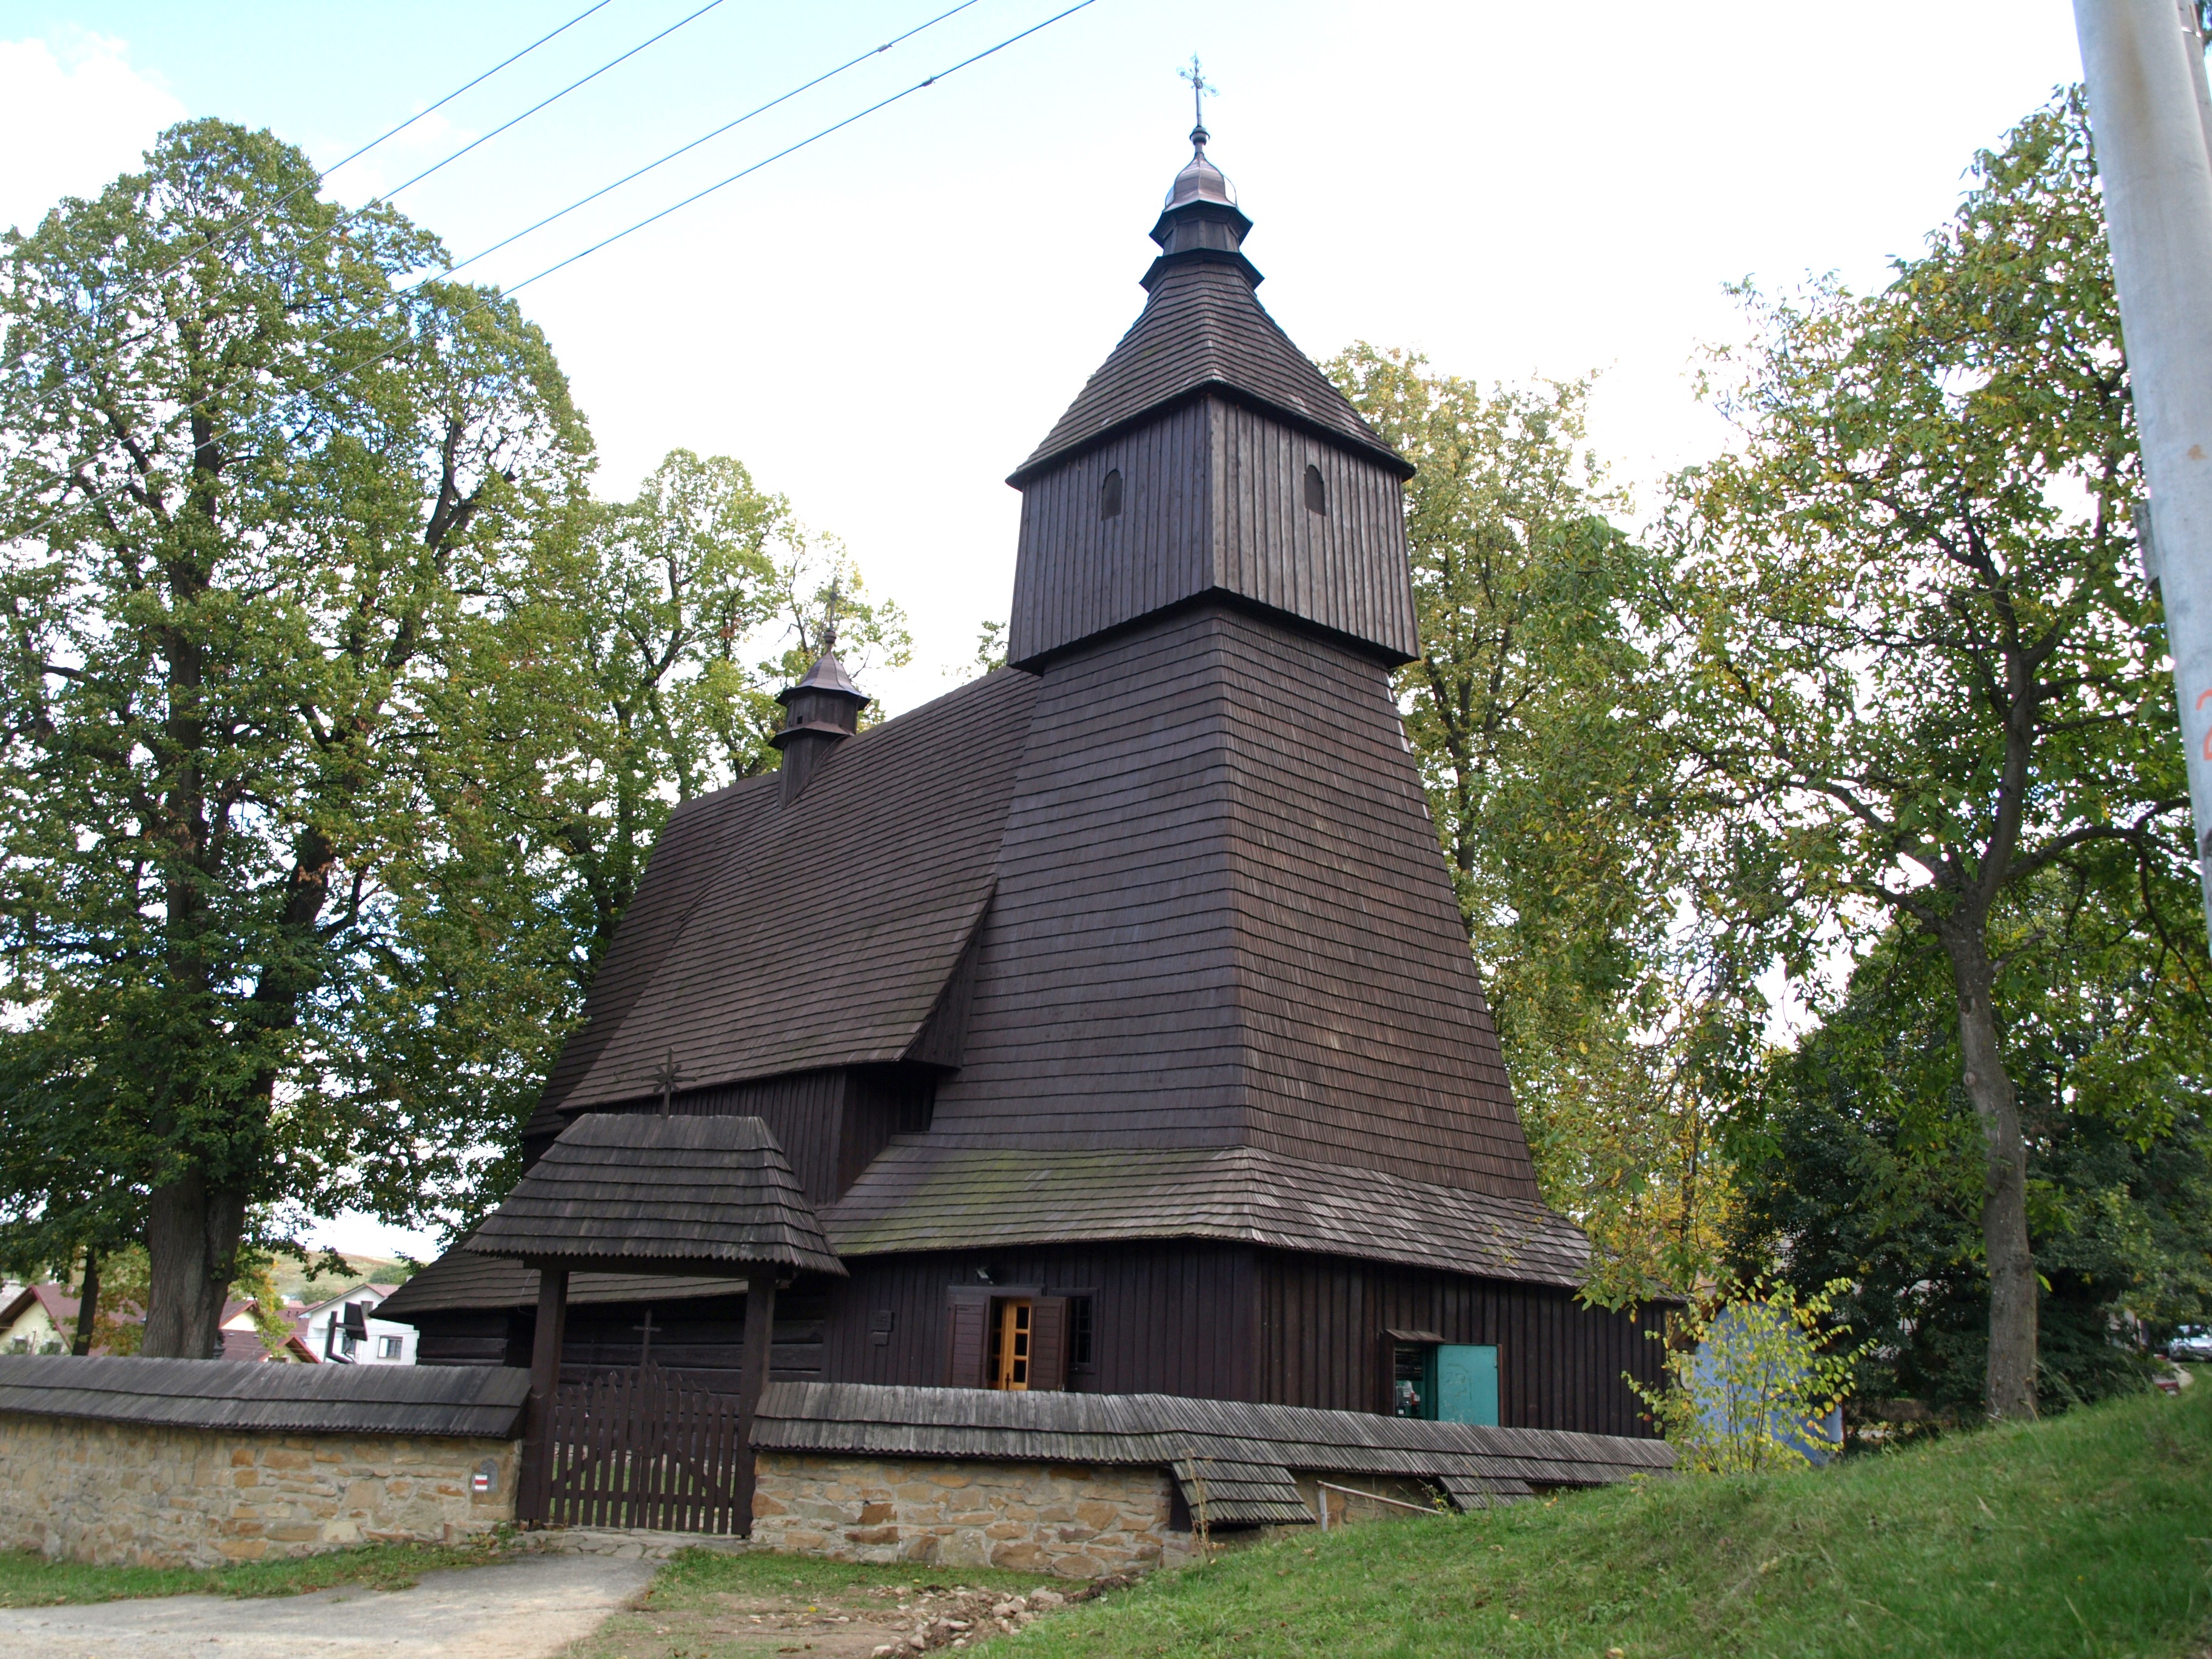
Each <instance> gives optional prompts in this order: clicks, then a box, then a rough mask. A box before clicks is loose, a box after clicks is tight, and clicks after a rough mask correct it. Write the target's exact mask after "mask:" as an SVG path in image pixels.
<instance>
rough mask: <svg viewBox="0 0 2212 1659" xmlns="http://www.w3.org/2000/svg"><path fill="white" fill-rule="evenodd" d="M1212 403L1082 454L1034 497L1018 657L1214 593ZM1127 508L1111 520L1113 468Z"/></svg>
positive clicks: (1012, 624)
mask: <svg viewBox="0 0 2212 1659" xmlns="http://www.w3.org/2000/svg"><path fill="white" fill-rule="evenodd" d="M1207 441H1208V417H1207V411H1206V403H1205V401H1204V400H1202V399H1200V400H1197V401H1194V402H1191V403H1188V404H1184V405H1183V406H1182V408H1181V409H1179V410H1175V411H1174V412H1172V413H1170V414H1168V415H1165V416H1162V417H1161V418H1160V419H1159V420H1158V421H1156V422H1152V423H1151V424H1149V425H1146V426H1145V427H1142V428H1139V429H1138V430H1136V431H1134V432H1132V433H1129V434H1127V435H1124V436H1122V437H1120V438H1117V439H1115V440H1114V441H1112V442H1110V443H1108V444H1105V445H1103V446H1101V447H1099V448H1097V449H1094V450H1092V451H1091V452H1090V453H1088V454H1085V455H1082V456H1079V457H1077V458H1076V459H1074V460H1073V461H1071V462H1069V463H1068V464H1067V465H1066V466H1064V467H1061V468H1060V469H1059V470H1058V471H1054V472H1049V473H1047V474H1046V475H1045V476H1044V477H1042V478H1038V479H1036V480H1035V481H1033V482H1032V483H1030V485H1029V486H1028V487H1027V488H1026V489H1024V490H1023V491H1022V527H1021V541H1020V548H1019V552H1018V556H1017V558H1016V562H1015V565H1014V600H1013V611H1012V616H1011V617H1010V620H1009V621H1008V623H1007V628H1006V659H1007V660H1008V661H1009V662H1013V663H1024V662H1026V661H1027V660H1028V659H1030V658H1032V657H1035V656H1037V655H1039V654H1040V653H1044V652H1048V651H1053V650H1056V649H1058V648H1059V647H1061V646H1064V645H1066V644H1068V643H1069V642H1070V641H1074V640H1079V639H1082V638H1084V637H1085V636H1086V635H1091V634H1096V633H1099V632H1101V631H1103V629H1109V628H1113V627H1116V626H1118V625H1119V624H1121V623H1125V622H1127V621H1129V620H1131V619H1132V618H1133V617H1141V616H1145V615H1146V614H1147V613H1149V612H1151V611H1158V610H1159V609H1161V608H1162V607H1164V606H1165V605H1173V604H1174V603H1175V602H1176V601H1177V600H1178V599H1188V598H1189V597H1190V596H1191V595H1192V594H1194V593H1197V592H1202V591H1203V590H1204V589H1205V588H1206V586H1207V584H1208V583H1209V581H1210V580H1212V560H1211V559H1210V558H1209V557H1208V556H1207V550H1208V546H1209V544H1210V543H1211V541H1212V537H1211V535H1210V534H1209V532H1208V527H1207V525H1206V493H1205V483H1206V478H1207V477H1208V475H1209V473H1210V471H1211V470H1212V469H1211V468H1209V467H1208V466H1207V465H1206V447H1207ZM1112 471H1118V472H1119V473H1121V512H1120V513H1119V514H1117V515H1116V516H1115V517H1114V518H1111V519H1105V518H1101V517H1100V516H1099V490H1100V487H1101V486H1102V485H1103V483H1104V482H1105V478H1106V475H1107V474H1108V473H1109V472H1112Z"/></svg>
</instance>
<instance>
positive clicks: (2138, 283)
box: [2074, 0, 2212, 921]
mask: <svg viewBox="0 0 2212 1659" xmlns="http://www.w3.org/2000/svg"><path fill="white" fill-rule="evenodd" d="M2074 22H2075V28H2076V30H2077V31H2078V33H2080V35H2081V70H2082V76H2083V78H2084V79H2085V80H2086V81H2087V83H2088V88H2089V122H2090V125H2091V127H2092V129H2093V131H2094V133H2095V135H2096V140H2097V171H2098V173H2099V174H2100V177H2101V178H2102V179H2103V182H2104V188H2105V225H2106V231H2107V233H2108V234H2109V236H2110V239H2111V241H2112V272H2113V275H2114V276H2115V278H2116V279H2117V280H2118V285H2119V295H2120V325H2121V329H2122V331H2123V332H2124V334H2125V336H2126V338H2127V349H2128V378H2129V381H2130V385H2131V386H2133V388H2134V392H2135V404H2136V426H2137V428H2138V429H2139V430H2140V431H2141V433H2142V459H2143V474H2144V476H2145V477H2146V478H2147V479H2148V481H2149V484H2150V535H2149V538H2148V558H2147V560H2146V562H2147V563H2151V562H2152V561H2154V564H2153V568H2152V574H2154V578H2155V579H2156V580H2158V582H2159V584H2160V592H2161V594H2162V596H2163V598H2164V599H2165V601H2166V640H2167V642H2168V646H2169V648H2170V649H2171V650H2172V653H2173V682H2174V690H2175V691H2176V692H2177V693H2178V694H2179V699H2180V702H2181V740H2182V743H2183V744H2184V745H2185V749H2186V750H2187V753H2188V757H2189V799H2190V804H2191V807H2192V809H2193V810H2194V812H2195V815H2196V824H2197V836H2196V839H2197V873H2198V875H2199V877H2200V878H2202V879H2203V882H2204V905H2205V915H2206V918H2207V920H2208V921H2212V106H2208V103H2207V99H2206V93H2205V83H2204V55H2203V43H2202V41H2201V40H2199V38H2198V35H2197V18H2196V14H2195V10H2194V0H2181V3H2180V4H2179V6H2177V4H2176V3H2175V0H2074Z"/></svg>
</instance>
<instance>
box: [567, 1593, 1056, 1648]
mask: <svg viewBox="0 0 2212 1659" xmlns="http://www.w3.org/2000/svg"><path fill="white" fill-rule="evenodd" d="M1068 1599H1069V1597H1068V1595H1067V1594H1066V1592H1064V1591H1060V1590H1054V1589H1034V1590H1029V1591H1019V1590H1007V1589H987V1588H984V1587H980V1586H976V1585H972V1584H965V1583H959V1582H957V1581H955V1582H953V1583H935V1582H930V1583H918V1584H917V1585H915V1586H914V1587H912V1588H909V1587H908V1586H905V1585H890V1584H873V1585H866V1584H852V1585H848V1586H843V1587H829V1586H820V1587H810V1588H808V1589H805V1590H804V1591H802V1592H799V1593H796V1594H792V1595H784V1594H781V1593H767V1592H765V1591H751V1592H747V1593H729V1592H720V1593H711V1594H708V1595H696V1596H690V1595H687V1596H684V1597H682V1598H681V1602H682V1604H680V1605H655V1603H656V1601H659V1598H658V1597H655V1596H652V1595H648V1596H647V1598H646V1605H645V1606H644V1607H641V1608H640V1609H639V1610H638V1611H636V1612H634V1613H617V1615H616V1616H615V1617H614V1618H612V1619H611V1620H608V1621H607V1623H606V1624H605V1626H602V1627H601V1628H600V1629H599V1632H597V1633H596V1634H595V1635H594V1636H592V1638H590V1639H589V1640H588V1641H586V1642H584V1643H580V1644H578V1646H577V1647H576V1649H575V1650H574V1655H575V1659H754V1656H756V1655H762V1656H764V1655H769V1654H805V1655H809V1656H811V1659H891V1656H907V1655H911V1654H920V1653H933V1652H936V1651H939V1650H954V1649H964V1648H967V1647H969V1646H970V1645H971V1644H975V1643H976V1642H978V1641H980V1640H981V1639H982V1638H984V1637H987V1636H998V1635H1003V1634H1006V1633H1008V1632H1012V1631H1016V1630H1018V1629H1020V1628H1021V1627H1022V1626H1024V1625H1027V1624H1031V1623H1034V1622H1035V1621H1036V1620H1037V1619H1038V1618H1039V1617H1040V1616H1042V1614H1043V1613H1048V1612H1049V1611H1050V1610H1051V1609H1052V1608H1054V1607H1060V1606H1062V1605H1064V1604H1065V1603H1066V1601H1067V1600H1068Z"/></svg>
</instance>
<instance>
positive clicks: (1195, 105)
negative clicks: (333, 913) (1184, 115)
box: [1176, 52, 1220, 149]
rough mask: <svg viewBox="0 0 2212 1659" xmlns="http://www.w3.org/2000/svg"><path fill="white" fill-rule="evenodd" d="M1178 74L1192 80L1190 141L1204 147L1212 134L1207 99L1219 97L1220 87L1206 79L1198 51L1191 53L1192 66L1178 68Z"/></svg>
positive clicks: (1184, 78)
mask: <svg viewBox="0 0 2212 1659" xmlns="http://www.w3.org/2000/svg"><path fill="white" fill-rule="evenodd" d="M1176 75H1177V76H1180V77H1182V79H1183V80H1186V81H1188V82H1190V113H1191V129H1190V142H1191V143H1193V144H1194V145H1195V146H1197V148H1199V149H1205V148H1206V139H1207V138H1209V137H1212V134H1210V133H1208V132H1207V131H1206V99H1207V98H1209V97H1218V96H1219V95H1220V88H1218V87H1216V86H1213V85H1212V84H1211V83H1210V82H1208V81H1207V80H1206V68H1205V66H1204V65H1203V64H1200V62H1199V61H1198V54H1197V53H1196V52H1193V53H1191V55H1190V67H1189V68H1188V69H1186V70H1176Z"/></svg>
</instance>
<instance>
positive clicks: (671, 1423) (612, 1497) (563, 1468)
mask: <svg viewBox="0 0 2212 1659" xmlns="http://www.w3.org/2000/svg"><path fill="white" fill-rule="evenodd" d="M552 1442H553V1445H552V1457H551V1460H550V1470H549V1471H548V1474H547V1475H546V1477H545V1480H546V1492H545V1496H544V1498H543V1500H542V1502H541V1501H533V1499H534V1497H535V1495H534V1494H529V1493H526V1494H524V1505H523V1506H524V1507H525V1508H526V1509H528V1510H538V1511H539V1512H538V1513H537V1514H526V1515H523V1516H520V1517H519V1518H520V1519H522V1520H524V1521H526V1522H538V1523H539V1524H542V1525H551V1526H563V1527H649V1528H654V1529H656V1530H659V1531H663V1532H712V1533H726V1532H731V1531H733V1530H735V1529H736V1528H738V1525H739V1524H740V1522H739V1521H738V1511H739V1507H740V1499H739V1496H738V1492H739V1487H740V1485H741V1480H742V1472H741V1468H740V1464H741V1460H742V1459H743V1457H744V1454H745V1446H744V1437H743V1436H742V1435H741V1434H740V1432H739V1430H738V1402H737V1401H736V1400H735V1399H733V1398H732V1397H731V1396H729V1395H719V1394H714V1393H711V1392H709V1391H708V1390H707V1389H702V1388H698V1387H696V1386H692V1385H690V1384H686V1383H684V1382H682V1381H680V1380H679V1379H678V1377H676V1376H674V1375H672V1374H671V1373H670V1372H668V1371H666V1370H663V1369H662V1368H661V1367H660V1366H659V1365H656V1364H650V1363H648V1364H642V1365H639V1366H636V1367H635V1368H634V1369H632V1370H622V1371H610V1372H607V1373H606V1374H605V1375H604V1376H598V1377H595V1378H593V1379H592V1381H591V1382H589V1383H568V1384H567V1385H566V1386H564V1387H562V1388H561V1389H557V1390H556V1391H555V1393H554V1396H553V1416H552Z"/></svg>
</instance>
